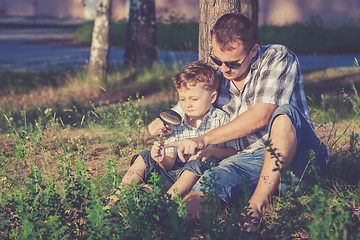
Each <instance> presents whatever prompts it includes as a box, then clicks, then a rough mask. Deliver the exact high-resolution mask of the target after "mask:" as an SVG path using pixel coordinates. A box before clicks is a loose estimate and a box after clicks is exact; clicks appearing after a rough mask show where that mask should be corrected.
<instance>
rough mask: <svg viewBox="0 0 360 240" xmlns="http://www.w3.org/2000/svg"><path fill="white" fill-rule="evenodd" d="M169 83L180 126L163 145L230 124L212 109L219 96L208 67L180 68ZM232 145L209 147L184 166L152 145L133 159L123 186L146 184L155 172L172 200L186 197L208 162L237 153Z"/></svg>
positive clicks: (170, 151) (174, 155) (168, 152)
mask: <svg viewBox="0 0 360 240" xmlns="http://www.w3.org/2000/svg"><path fill="white" fill-rule="evenodd" d="M172 80H173V83H174V85H175V87H176V90H177V92H178V95H179V100H180V106H181V109H182V111H183V112H181V113H180V115H181V117H182V121H181V124H180V125H178V126H174V129H173V131H172V133H171V134H170V136H169V137H168V139H167V140H166V141H165V143H170V142H174V141H178V140H181V139H184V138H189V137H195V136H200V135H202V134H205V133H206V132H208V131H210V130H212V129H214V128H217V127H219V126H222V125H224V124H225V123H227V122H229V116H228V114H227V113H225V112H224V111H222V110H220V109H217V108H214V107H213V106H212V103H214V102H215V100H216V97H217V94H218V93H217V88H218V86H219V78H218V75H217V74H216V71H215V70H214V69H213V68H212V67H211V66H209V65H207V64H205V63H202V62H200V61H196V62H193V63H191V64H189V65H187V66H185V67H183V68H182V69H181V71H180V72H179V73H178V74H176V75H175V76H174V77H173V78H172ZM235 144H236V142H235V141H232V142H226V143H224V144H218V145H212V146H209V147H208V148H206V149H203V150H201V151H199V152H197V153H196V154H195V155H193V156H190V157H188V158H187V160H186V162H183V161H181V160H180V159H179V158H178V157H177V152H176V150H177V149H176V148H167V149H165V148H164V146H163V145H162V144H161V143H160V142H158V141H155V142H154V145H153V146H152V148H151V151H142V152H140V153H138V154H136V155H135V156H134V157H133V158H132V160H131V162H130V168H129V170H128V171H127V173H126V174H125V176H124V178H123V179H122V183H123V184H127V185H129V184H131V183H132V182H134V181H135V182H136V183H137V184H140V183H143V182H144V183H147V181H148V180H149V178H150V176H151V173H152V172H156V173H158V174H159V175H161V176H162V177H163V180H164V182H161V184H164V185H165V186H166V187H168V188H169V190H168V193H169V194H170V195H171V196H172V197H174V196H175V194H179V195H180V196H185V195H186V194H187V193H188V192H189V191H190V190H191V188H192V186H193V185H194V184H195V182H196V181H197V180H198V179H199V177H200V176H201V175H202V174H203V173H204V171H205V170H206V169H208V168H209V166H210V163H211V162H215V163H216V162H217V161H219V160H221V159H224V158H226V157H229V156H231V155H234V154H236V153H237V148H238V147H237V146H236V145H235Z"/></svg>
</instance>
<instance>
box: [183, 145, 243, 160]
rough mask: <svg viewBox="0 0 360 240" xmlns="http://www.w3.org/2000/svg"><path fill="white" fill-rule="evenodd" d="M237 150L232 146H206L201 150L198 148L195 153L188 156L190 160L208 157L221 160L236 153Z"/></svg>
mask: <svg viewBox="0 0 360 240" xmlns="http://www.w3.org/2000/svg"><path fill="white" fill-rule="evenodd" d="M237 153H238V151H237V150H236V149H235V148H232V147H220V148H219V147H208V148H205V149H203V150H200V151H199V152H198V153H197V154H194V155H192V156H191V157H190V160H194V159H198V160H201V161H203V162H204V161H205V160H206V159H209V158H210V157H214V158H217V159H219V160H223V159H225V158H228V157H230V156H232V155H235V154H237Z"/></svg>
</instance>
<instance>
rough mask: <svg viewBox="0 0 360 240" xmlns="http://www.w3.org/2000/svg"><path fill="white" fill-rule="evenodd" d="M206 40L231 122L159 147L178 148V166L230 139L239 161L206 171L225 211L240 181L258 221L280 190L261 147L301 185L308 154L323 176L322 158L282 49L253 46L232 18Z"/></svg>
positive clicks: (191, 204) (250, 32)
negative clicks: (234, 142)
mask: <svg viewBox="0 0 360 240" xmlns="http://www.w3.org/2000/svg"><path fill="white" fill-rule="evenodd" d="M211 37H212V52H211V53H209V54H210V57H211V59H212V60H213V61H214V63H215V64H216V65H218V67H219V70H220V72H221V73H220V74H221V83H220V87H219V96H218V99H217V101H216V102H215V106H216V107H219V108H221V109H223V110H224V111H226V112H228V113H229V114H230V118H231V121H230V122H229V123H228V124H225V125H224V126H221V127H219V128H217V129H215V130H212V131H210V132H208V133H206V134H205V135H203V136H200V137H196V138H189V139H184V140H182V141H179V142H175V143H171V144H168V145H166V147H174V146H177V147H178V154H179V156H180V158H182V157H183V155H184V154H193V153H194V152H195V151H196V150H198V149H203V148H205V147H206V146H208V145H209V144H217V143H221V142H225V141H229V140H233V139H237V141H238V143H239V144H240V146H241V150H240V153H239V154H237V155H235V156H232V157H229V158H227V159H224V160H223V161H222V162H220V164H219V166H217V167H215V168H214V169H213V170H214V172H215V175H216V177H218V178H219V181H218V182H217V187H218V192H217V193H216V194H217V195H218V196H219V197H220V198H221V199H222V200H223V201H224V202H226V203H227V204H230V203H231V202H234V201H236V200H237V199H238V198H239V197H241V194H242V193H241V188H240V186H241V183H242V181H243V179H244V178H243V177H247V179H248V181H247V182H246V185H247V187H248V189H249V190H250V191H253V195H252V197H251V199H250V200H249V204H250V209H251V212H252V216H253V217H254V219H255V220H258V219H259V218H260V217H261V215H262V213H263V212H264V210H265V208H266V206H267V205H268V204H269V198H270V197H271V195H272V194H273V193H274V192H275V191H276V189H277V188H278V186H279V183H280V172H279V171H273V169H275V168H277V166H276V163H275V159H274V157H273V156H271V154H270V152H268V151H266V149H265V141H266V140H267V139H270V140H271V144H272V147H273V148H276V149H277V153H279V154H280V160H281V161H282V164H283V165H282V166H290V169H291V170H292V171H293V173H294V174H295V176H296V178H297V179H299V180H300V181H302V182H304V184H307V183H308V179H309V178H308V176H307V174H303V173H304V171H305V168H306V166H307V164H308V158H307V152H308V151H309V150H314V151H315V153H316V157H317V164H318V165H319V166H320V168H321V173H322V174H325V168H326V163H327V161H328V150H327V148H326V147H325V145H324V144H322V143H321V142H320V140H319V139H318V138H317V137H316V135H315V132H314V130H313V126H312V124H311V121H310V116H309V111H308V107H307V103H306V98H305V94H304V91H303V85H302V75H301V72H300V66H299V62H298V59H297V57H296V56H295V54H294V53H292V52H291V51H290V50H289V49H287V48H286V47H284V46H281V45H267V46H259V44H258V43H257V33H256V31H255V28H254V26H253V25H252V23H251V22H250V20H248V19H247V18H246V17H244V16H242V15H240V14H237V13H230V14H225V15H223V16H222V17H220V18H219V20H218V21H217V22H216V24H215V25H214V28H213V29H212V32H211ZM162 129H164V127H163V126H160V124H159V122H158V121H154V122H153V123H152V124H151V125H150V126H149V131H150V132H151V133H155V132H159V131H161V130H162ZM206 175H207V174H206V173H205V174H204V176H206ZM204 176H203V177H204ZM199 185H200V184H199V182H198V183H196V184H195V186H194V187H193V189H192V190H193V191H192V192H190V194H188V195H187V196H186V197H185V199H186V201H187V206H188V209H189V211H190V213H191V214H192V215H193V216H196V214H199V213H200V210H201V205H200V202H201V201H202V198H201V196H203V193H202V192H201V191H200V186H199ZM254 222H257V221H254ZM255 225H256V224H254V226H249V228H248V231H256V230H257V226H255Z"/></svg>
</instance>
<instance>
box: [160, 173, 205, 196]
mask: <svg viewBox="0 0 360 240" xmlns="http://www.w3.org/2000/svg"><path fill="white" fill-rule="evenodd" d="M198 179H199V176H197V175H195V174H194V173H192V172H190V171H184V172H183V173H182V174H181V175H180V177H179V179H178V180H177V181H176V182H175V183H174V184H173V185H172V186H171V187H170V188H169V190H168V191H167V193H168V194H170V195H171V198H172V199H174V197H175V196H176V195H180V197H184V196H185V195H186V194H187V193H189V192H190V190H191V188H192V187H193V185H194V184H195V183H196V181H197V180H198Z"/></svg>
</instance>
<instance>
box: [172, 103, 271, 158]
mask: <svg viewBox="0 0 360 240" xmlns="http://www.w3.org/2000/svg"><path fill="white" fill-rule="evenodd" d="M276 108H277V106H276V105H274V104H270V103H256V104H255V105H254V106H253V107H252V108H251V109H249V110H248V111H246V112H244V113H243V114H241V115H240V116H238V117H237V118H235V119H234V120H232V121H231V122H229V123H227V124H225V125H223V126H221V127H218V128H216V129H213V130H211V131H209V132H207V133H206V134H204V135H202V136H200V137H196V138H188V139H183V140H181V141H178V142H173V143H170V144H166V145H165V147H178V154H179V157H180V159H182V160H183V159H184V154H187V155H193V154H194V153H195V151H196V150H197V149H204V148H205V147H206V146H208V145H212V144H219V143H223V142H227V141H230V140H233V139H237V138H241V137H244V136H247V135H249V134H251V133H254V132H256V131H257V130H259V129H260V128H262V127H264V126H267V125H268V123H269V121H270V118H271V115H272V113H273V112H274V110H275V109H276Z"/></svg>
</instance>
